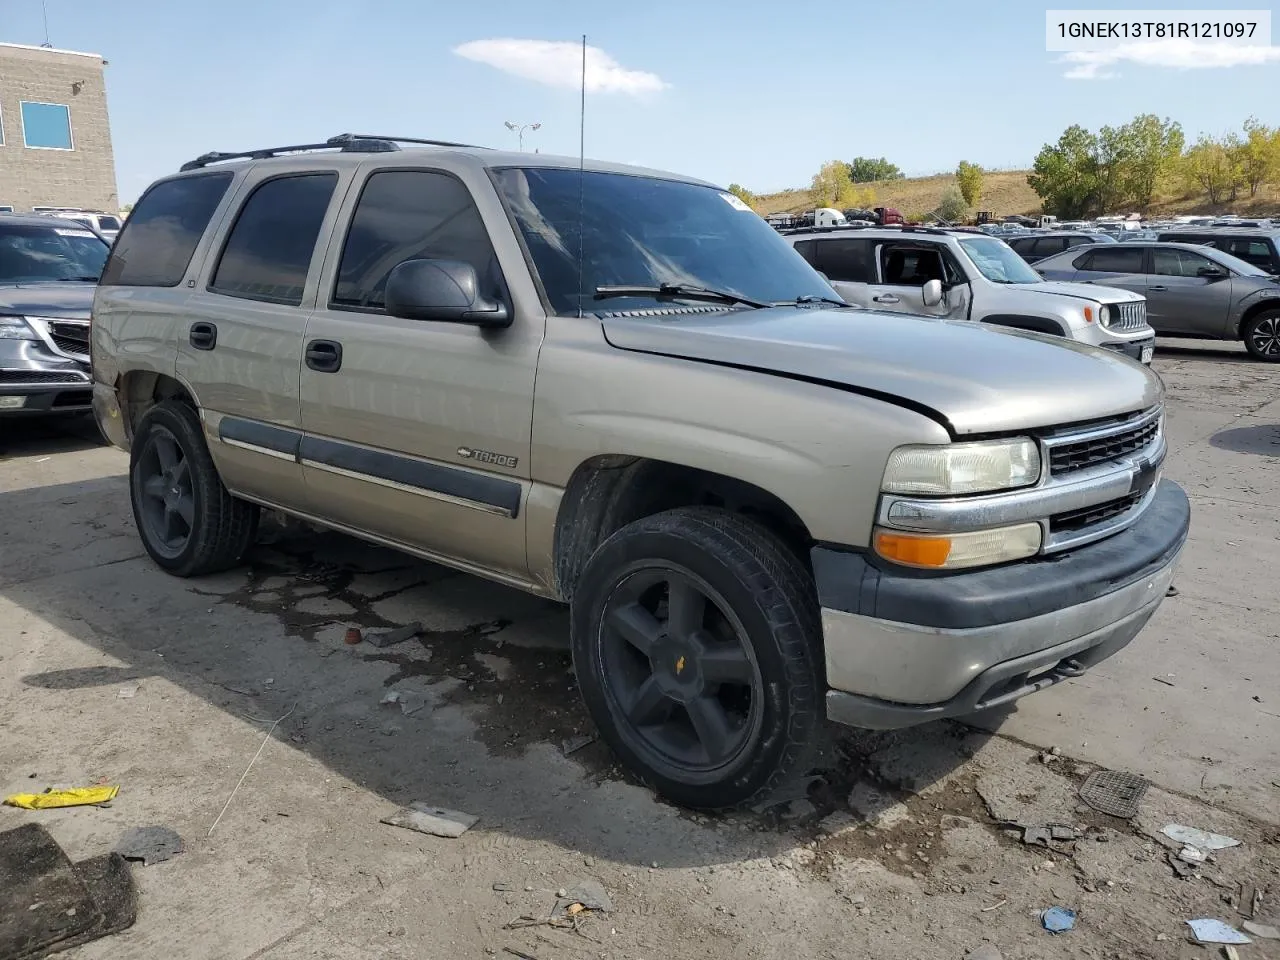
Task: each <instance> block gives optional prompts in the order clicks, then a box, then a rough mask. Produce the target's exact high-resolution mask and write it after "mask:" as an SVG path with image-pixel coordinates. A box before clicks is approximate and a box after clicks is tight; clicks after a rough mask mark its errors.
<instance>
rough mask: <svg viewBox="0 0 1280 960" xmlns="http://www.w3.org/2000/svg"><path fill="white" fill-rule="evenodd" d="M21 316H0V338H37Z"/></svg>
mask: <svg viewBox="0 0 1280 960" xmlns="http://www.w3.org/2000/svg"><path fill="white" fill-rule="evenodd" d="M39 339H40V338H39V337H37V336H36V332H35V331H34V330H33V329H31V324H29V323H27V321H26V320H24V319H22V317H0V340H39Z"/></svg>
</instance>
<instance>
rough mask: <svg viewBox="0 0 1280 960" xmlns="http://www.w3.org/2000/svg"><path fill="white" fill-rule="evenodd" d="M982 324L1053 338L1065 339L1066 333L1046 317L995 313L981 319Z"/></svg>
mask: <svg viewBox="0 0 1280 960" xmlns="http://www.w3.org/2000/svg"><path fill="white" fill-rule="evenodd" d="M982 322H983V323H989V324H991V325H992V326H996V327H1012V328H1013V329H1014V330H1031V331H1033V332H1035V333H1049V334H1052V335H1053V336H1055V337H1065V336H1066V335H1067V331H1066V330H1065V329H1064V328H1063V326H1062V324H1060V323H1058V321H1056V320H1050V319H1049V318H1048V317H1022V316H1018V315H1017V314H1012V313H997V314H992V315H991V316H989V317H983V318H982Z"/></svg>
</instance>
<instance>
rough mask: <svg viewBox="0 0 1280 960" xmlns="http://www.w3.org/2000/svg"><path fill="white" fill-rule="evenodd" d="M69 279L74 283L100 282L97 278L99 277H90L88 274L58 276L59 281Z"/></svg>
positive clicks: (62, 281)
mask: <svg viewBox="0 0 1280 960" xmlns="http://www.w3.org/2000/svg"><path fill="white" fill-rule="evenodd" d="M67 281H70V282H72V283H74V282H77V281H79V282H82V283H97V282H98V278H97V277H90V276H88V275H87V274H86V275H85V276H83V277H59V278H58V282H59V283H64V282H67Z"/></svg>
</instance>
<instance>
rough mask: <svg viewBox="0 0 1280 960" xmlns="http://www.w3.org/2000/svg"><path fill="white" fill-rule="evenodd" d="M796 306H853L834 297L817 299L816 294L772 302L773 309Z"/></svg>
mask: <svg viewBox="0 0 1280 960" xmlns="http://www.w3.org/2000/svg"><path fill="white" fill-rule="evenodd" d="M793 303H794V304H796V305H797V306H800V305H802V304H806V303H829V304H831V305H832V306H833V307H852V306H854V304H852V303H849V302H848V301H847V300H837V299H835V297H819V296H817V295H816V294H812V293H806V294H802V295H801V296H798V297H796V298H795V299H794V300H778V301H775V302H774V304H773V305H774V306H775V307H785V306H787V305H788V304H793Z"/></svg>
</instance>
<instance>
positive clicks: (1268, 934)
mask: <svg viewBox="0 0 1280 960" xmlns="http://www.w3.org/2000/svg"><path fill="white" fill-rule="evenodd" d="M1240 926H1242V927H1244V928H1245V930H1246V931H1247V932H1249V933H1252V934H1253V935H1254V936H1255V937H1261V938H1262V939H1263V940H1280V929H1277V928H1276V927H1273V926H1271V925H1270V924H1266V923H1254V922H1253V921H1252V920H1246V921H1245V922H1244V923H1242V924H1240Z"/></svg>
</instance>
